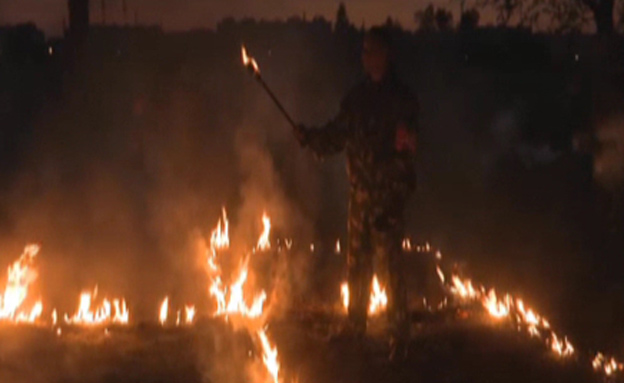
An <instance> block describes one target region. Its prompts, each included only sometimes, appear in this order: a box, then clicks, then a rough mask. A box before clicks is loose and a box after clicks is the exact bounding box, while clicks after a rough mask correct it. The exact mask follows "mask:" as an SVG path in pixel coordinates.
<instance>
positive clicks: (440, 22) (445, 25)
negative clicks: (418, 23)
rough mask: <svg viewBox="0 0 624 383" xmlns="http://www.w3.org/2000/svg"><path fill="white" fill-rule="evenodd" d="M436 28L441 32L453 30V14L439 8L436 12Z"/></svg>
mask: <svg viewBox="0 0 624 383" xmlns="http://www.w3.org/2000/svg"><path fill="white" fill-rule="evenodd" d="M435 22H436V27H437V28H438V30H439V31H450V30H451V29H453V14H452V13H451V11H449V10H447V9H445V8H438V9H437V10H436V12H435Z"/></svg>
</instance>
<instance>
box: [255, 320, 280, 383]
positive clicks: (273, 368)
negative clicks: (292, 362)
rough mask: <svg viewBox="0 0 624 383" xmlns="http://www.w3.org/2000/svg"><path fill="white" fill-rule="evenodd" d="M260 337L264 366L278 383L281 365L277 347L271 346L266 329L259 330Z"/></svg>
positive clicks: (275, 382)
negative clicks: (278, 359)
mask: <svg viewBox="0 0 624 383" xmlns="http://www.w3.org/2000/svg"><path fill="white" fill-rule="evenodd" d="M258 337H259V338H260V343H261V345H262V352H263V355H262V361H263V362H264V366H265V367H266V369H267V371H268V372H269V374H271V377H272V378H273V382H274V383H278V382H279V369H280V365H279V363H278V361H277V347H272V346H271V343H270V342H269V339H268V338H267V335H266V332H265V331H264V330H259V331H258Z"/></svg>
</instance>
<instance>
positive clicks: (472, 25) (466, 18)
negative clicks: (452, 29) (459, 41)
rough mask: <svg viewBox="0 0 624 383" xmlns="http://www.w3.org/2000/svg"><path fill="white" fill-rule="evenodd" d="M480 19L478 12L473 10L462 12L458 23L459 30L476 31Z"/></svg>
mask: <svg viewBox="0 0 624 383" xmlns="http://www.w3.org/2000/svg"><path fill="white" fill-rule="evenodd" d="M480 18H481V15H480V14H479V11H478V10H477V9H475V8H471V9H468V10H466V11H464V12H463V13H462V15H461V19H460V21H459V29H460V30H462V31H469V30H474V29H477V27H478V26H479V19H480Z"/></svg>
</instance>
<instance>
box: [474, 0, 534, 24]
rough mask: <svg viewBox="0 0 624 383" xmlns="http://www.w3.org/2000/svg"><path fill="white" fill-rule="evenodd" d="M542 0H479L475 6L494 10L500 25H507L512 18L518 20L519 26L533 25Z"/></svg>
mask: <svg viewBox="0 0 624 383" xmlns="http://www.w3.org/2000/svg"><path fill="white" fill-rule="evenodd" d="M542 1H544V0H479V1H477V6H479V7H481V8H490V9H492V10H494V12H495V13H496V21H497V22H498V24H499V25H500V26H503V27H508V26H510V24H511V22H512V20H518V25H519V26H524V27H533V26H534V25H536V24H537V21H538V18H539V15H540V12H539V11H540V8H541V7H540V6H541V2H542Z"/></svg>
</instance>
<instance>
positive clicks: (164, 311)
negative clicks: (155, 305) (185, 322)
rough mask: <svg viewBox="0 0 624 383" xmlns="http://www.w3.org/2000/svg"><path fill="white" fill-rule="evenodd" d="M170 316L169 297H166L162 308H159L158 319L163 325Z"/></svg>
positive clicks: (161, 305)
mask: <svg viewBox="0 0 624 383" xmlns="http://www.w3.org/2000/svg"><path fill="white" fill-rule="evenodd" d="M168 316H169V297H165V299H163V301H162V303H161V304H160V310H158V321H159V322H160V324H161V326H164V325H165V323H167V317H168Z"/></svg>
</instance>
